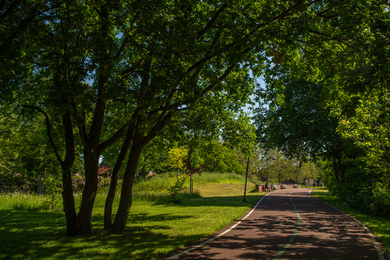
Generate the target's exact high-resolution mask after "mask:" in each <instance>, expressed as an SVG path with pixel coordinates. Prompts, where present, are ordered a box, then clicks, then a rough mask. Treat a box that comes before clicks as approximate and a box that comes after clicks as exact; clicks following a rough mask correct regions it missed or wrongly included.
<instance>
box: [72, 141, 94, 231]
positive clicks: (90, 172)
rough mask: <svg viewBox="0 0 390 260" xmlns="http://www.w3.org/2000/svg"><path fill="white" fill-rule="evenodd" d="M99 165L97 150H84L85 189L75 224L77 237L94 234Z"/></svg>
mask: <svg viewBox="0 0 390 260" xmlns="http://www.w3.org/2000/svg"><path fill="white" fill-rule="evenodd" d="M98 163H99V155H98V153H97V149H88V148H86V149H84V167H85V187H84V191H83V195H82V200H81V206H80V211H79V214H78V216H77V221H76V224H75V232H76V235H89V234H91V233H92V223H91V217H92V210H93V205H94V203H95V198H96V193H97V187H98V178H97V172H98Z"/></svg>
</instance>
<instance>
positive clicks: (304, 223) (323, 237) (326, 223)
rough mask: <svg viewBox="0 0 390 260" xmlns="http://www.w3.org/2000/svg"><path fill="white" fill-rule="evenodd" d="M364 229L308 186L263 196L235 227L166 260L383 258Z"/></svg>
mask: <svg viewBox="0 0 390 260" xmlns="http://www.w3.org/2000/svg"><path fill="white" fill-rule="evenodd" d="M375 244H376V242H375V241H374V240H373V239H372V236H371V235H370V234H369V233H368V232H367V229H366V228H365V227H363V226H362V225H361V224H359V223H358V222H357V221H355V220H354V219H353V218H352V217H350V216H349V215H347V214H345V213H342V212H340V211H339V210H337V209H335V208H333V207H331V206H329V205H327V204H325V203H323V202H322V201H320V200H318V199H317V198H315V197H314V196H312V195H311V194H310V189H308V188H298V189H286V190H277V191H274V192H271V193H268V195H267V196H265V197H263V198H262V199H261V200H260V202H259V203H258V204H257V206H256V207H255V208H254V209H253V211H252V212H251V213H250V212H249V213H247V214H246V215H244V217H243V218H242V219H241V220H240V221H238V222H236V223H235V224H234V225H232V226H229V227H227V228H226V229H223V230H221V231H219V232H217V233H216V234H214V235H213V236H212V237H210V238H208V239H206V240H202V241H200V242H199V243H198V244H195V245H193V246H190V247H188V248H184V249H182V250H180V251H178V252H176V253H175V254H172V255H171V257H167V258H166V259H224V260H227V259H327V260H329V259H384V258H383V255H382V253H381V252H380V250H377V249H376V247H375Z"/></svg>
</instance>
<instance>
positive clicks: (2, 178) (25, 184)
mask: <svg viewBox="0 0 390 260" xmlns="http://www.w3.org/2000/svg"><path fill="white" fill-rule="evenodd" d="M38 181H39V180H38V179H37V178H33V177H29V176H23V175H22V174H18V173H12V172H8V173H7V172H3V173H2V174H1V175H0V192H1V193H5V194H7V193H25V194H26V193H35V192H36V191H37V187H38Z"/></svg>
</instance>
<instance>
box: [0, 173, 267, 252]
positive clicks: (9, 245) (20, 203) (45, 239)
mask: <svg viewBox="0 0 390 260" xmlns="http://www.w3.org/2000/svg"><path fill="white" fill-rule="evenodd" d="M242 183H243V182H242V180H241V181H235V182H228V181H222V182H219V183H208V184H207V183H206V182H204V183H203V182H200V181H199V183H198V184H197V182H196V181H195V183H194V184H195V190H196V191H197V194H200V195H201V196H193V197H187V198H186V199H185V200H183V202H182V204H162V203H157V202H156V201H152V200H151V199H142V196H141V197H140V198H139V199H137V200H136V201H135V202H134V204H133V207H132V208H131V212H130V215H129V219H128V224H127V231H126V232H125V233H123V234H107V233H105V232H104V231H103V226H102V225H103V210H104V202H105V201H104V200H105V196H104V195H103V194H101V195H98V196H97V198H96V203H95V208H94V212H93V218H92V224H93V226H94V234H93V235H91V236H84V237H83V236H81V237H66V236H65V232H66V230H65V217H64V214H63V212H62V211H61V210H60V209H58V208H57V209H56V210H49V211H47V210H42V209H41V208H39V206H34V205H40V203H39V202H40V201H42V200H44V199H42V197H39V196H32V195H28V196H24V197H23V196H19V195H12V196H11V195H6V196H5V195H1V196H0V258H1V259H157V258H159V257H163V256H164V255H167V254H169V253H171V252H174V251H175V250H177V249H179V248H181V247H183V246H187V245H189V244H192V243H195V242H196V241H198V240H199V239H201V238H204V237H207V236H209V235H211V234H212V233H214V232H215V231H218V230H220V229H222V228H223V227H225V226H227V225H229V224H230V223H232V222H234V221H235V220H237V219H238V218H239V217H241V216H242V215H243V214H244V213H245V212H246V211H248V210H249V209H250V208H251V207H252V206H253V205H254V204H255V203H256V201H258V200H259V199H260V198H261V196H262V195H263V193H258V192H254V185H249V184H248V189H247V190H248V193H247V196H246V202H243V191H244V186H243V184H242ZM152 197H154V196H152ZM148 198H151V197H148ZM79 199H80V198H79V197H76V200H79ZM76 203H77V202H76ZM31 205H32V206H31Z"/></svg>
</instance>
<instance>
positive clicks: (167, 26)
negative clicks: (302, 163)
mask: <svg viewBox="0 0 390 260" xmlns="http://www.w3.org/2000/svg"><path fill="white" fill-rule="evenodd" d="M388 8H389V7H388V2H387V1H384V0H383V1H380V0H373V1H368V0H364V1H316V0H314V1H306V0H299V1H296V0H291V1H277V0H275V1H273V0H271V1H249V0H235V1H214V0H210V1H198V0H176V1H169V0H167V1H122V0H115V1H106V0H93V1H72V0H55V1H33V0H25V1H2V2H1V3H0V10H1V11H0V34H1V35H2V37H1V39H0V73H1V75H2V77H1V78H0V94H1V98H0V99H1V100H0V102H1V108H2V109H4V111H5V112H4V114H5V115H6V116H7V118H9V117H10V118H17V119H19V121H18V122H20V119H22V121H23V123H22V125H23V127H26V129H28V128H30V127H31V130H34V131H37V132H41V133H42V134H41V135H40V138H41V139H31V140H32V141H34V142H36V148H34V149H35V150H32V151H31V152H34V151H39V152H41V154H43V156H45V155H46V154H48V153H47V151H48V147H50V149H51V150H52V151H53V153H52V154H53V157H54V159H55V160H56V161H57V163H58V164H59V165H60V168H61V174H62V180H63V193H62V194H63V205H64V212H65V215H66V223H67V233H68V235H78V234H89V233H91V232H92V225H91V216H92V210H93V205H94V201H95V196H96V192H97V170H98V164H99V159H100V158H101V156H102V155H103V156H104V158H105V159H107V160H110V161H111V162H112V163H113V175H112V182H111V186H110V191H109V193H108V195H107V200H106V206H105V217H104V219H105V220H104V222H105V223H104V227H105V229H106V230H107V231H113V232H122V231H124V229H125V226H126V222H127V217H128V214H129V211H130V208H131V205H132V186H133V182H134V178H135V176H136V173H137V168H138V167H139V162H140V160H141V158H142V157H141V156H142V155H143V151H144V149H146V147H148V146H150V150H153V149H155V148H156V149H158V148H157V147H158V146H155V147H153V145H152V140H157V139H156V138H158V137H161V136H162V137H164V136H170V135H172V137H175V136H183V135H186V134H189V135H190V136H191V139H190V140H191V145H189V147H190V151H191V149H192V150H193V151H196V147H197V146H198V145H199V140H202V139H203V138H205V136H214V137H215V136H221V137H222V139H223V140H224V142H226V143H230V144H232V145H236V144H237V145H239V148H241V149H242V150H243V151H244V153H245V154H246V155H249V154H250V151H252V150H253V147H251V145H250V144H251V142H247V141H245V140H251V138H252V137H251V136H248V137H245V135H246V134H249V133H250V132H249V131H246V130H244V128H241V127H240V125H241V123H240V120H241V118H240V117H237V116H236V115H235V116H232V113H234V112H238V111H239V110H240V108H241V107H243V105H244V104H245V103H246V102H248V100H249V97H250V95H251V94H252V93H253V91H254V84H253V80H252V79H251V75H265V77H266V79H267V83H268V89H269V90H270V91H266V92H265V93H258V96H259V97H263V98H265V99H266V100H267V101H270V102H271V104H269V107H270V108H271V110H270V111H271V112H272V113H273V112H278V113H280V114H279V115H277V114H275V115H276V116H275V120H276V121H275V120H274V121H275V122H276V123H277V121H278V120H279V119H280V118H281V117H282V115H284V114H283V113H286V116H287V114H288V113H287V112H282V111H281V110H278V109H277V108H278V107H279V106H280V105H282V104H283V102H284V101H283V96H284V94H283V93H284V90H285V89H288V88H287V87H285V86H286V84H287V85H290V86H291V91H292V92H291V93H294V94H295V93H298V92H299V91H300V89H299V88H300V87H301V86H302V84H301V83H299V84H296V83H297V82H305V84H304V85H303V86H306V87H307V88H308V90H310V91H309V94H310V95H309V97H311V98H313V97H315V94H316V93H317V92H316V88H318V87H320V86H323V87H321V91H320V92H321V93H322V91H323V90H326V93H328V94H327V95H326V97H327V98H326V99H321V100H320V101H318V100H316V102H314V103H315V104H318V106H319V107H320V108H321V109H322V108H324V109H330V110H331V111H334V113H335V114H337V113H341V115H342V116H345V118H346V119H347V121H346V122H353V121H348V120H349V118H351V117H350V115H351V113H353V112H354V111H355V110H354V109H353V106H349V105H350V102H345V99H347V100H349V98H350V97H351V95H355V96H356V97H358V98H359V97H361V96H367V98H369V100H373V104H375V103H374V102H375V101H374V100H375V99H372V98H373V94H371V93H375V95H376V96H377V97H378V98H379V99H380V100H381V101H383V102H385V99H384V96H385V95H382V94H383V93H386V92H383V91H385V90H386V87H387V84H386V82H387V78H388V75H389V73H387V71H386V70H387V61H388V57H389V56H388V51H389V50H388V44H387V42H388V39H389V38H388V36H389V35H388V33H389V30H388V19H387V17H388V13H387V12H388ZM382 53H383V54H382ZM379 54H380V55H379ZM351 79H352V80H351ZM279 83H280V84H279ZM355 87H356V91H355ZM372 89H376V91H375V92H371V91H369V90H372ZM379 89H380V90H381V91H379ZM382 90H383V91H382ZM302 91H303V93H302V94H303V96H304V94H306V92H305V91H304V90H302ZM286 94H288V93H287V92H286ZM302 94H300V95H299V96H294V95H292V96H291V98H292V99H291V101H294V102H298V101H299V100H301V97H302ZM264 95H265V96H264ZM286 96H288V95H286ZM321 96H322V94H321ZM326 100H328V101H329V102H326ZM353 100H356V99H353ZM330 101H332V102H333V103H332V102H330ZM328 103H329V105H331V106H326V105H328ZM336 105H340V106H341V108H340V109H339V110H337V109H333V108H336V107H337V106H336ZM351 105H352V104H351ZM383 105H385V103H383ZM299 111H300V109H298V112H299ZM305 112H306V113H309V114H313V111H312V108H310V107H306V110H305ZM345 112H350V113H345ZM272 113H271V114H272ZM299 113H301V112H299ZM362 113H363V114H364V113H365V111H364V110H362ZM258 114H259V115H262V114H261V111H259V113H258ZM376 116H377V120H373V121H371V122H373V123H374V122H383V121H380V120H379V119H381V120H382V118H381V117H383V116H384V115H382V114H378V115H376ZM325 117H326V118H328V116H325ZM295 118H296V119H297V120H300V119H301V116H300V114H299V115H298V116H296V117H295ZM233 119H234V120H233ZM271 119H272V118H270V120H267V122H266V123H265V124H263V123H258V125H259V136H260V137H262V135H263V131H268V130H266V129H271V128H267V127H265V126H266V125H271V123H272V122H273V121H272V120H271ZM291 119H293V118H290V120H291ZM322 119H324V118H322V117H321V116H320V115H319V116H318V117H312V118H311V119H310V120H309V122H312V123H313V124H314V125H317V122H319V120H322ZM7 120H8V119H7ZM32 120H33V121H36V122H41V126H39V127H36V128H35V129H34V128H32V127H33V126H36V125H35V124H31V121H32ZM232 120H233V121H232ZM221 122H226V123H225V124H223V126H222V125H221ZM258 122H265V121H264V120H262V119H261V116H259V118H258ZM287 122H288V121H287ZM287 122H286V124H287ZM291 122H292V123H293V121H291ZM329 122H330V125H329V126H328V124H326V127H329V128H331V127H332V122H333V121H332V120H331V119H330V121H329ZM337 122H339V121H337ZM358 122H359V121H358ZM302 123H303V122H302V121H296V123H295V124H292V125H291V127H295V126H297V125H298V126H299V125H302ZM276 126H277V124H276ZM352 126H353V127H355V126H357V127H358V124H355V123H354V124H345V127H347V128H348V127H352ZM18 127H19V126H17V125H13V126H10V128H7V129H5V130H4V131H5V132H6V131H8V132H7V133H9V134H10V135H12V136H18V133H17V132H18V129H19V128H18ZM314 128H315V127H314ZM314 128H313V129H311V130H310V129H309V128H307V127H306V128H305V129H306V130H308V131H309V130H310V131H312V132H313V133H318V131H319V132H321V137H322V140H323V141H321V142H319V143H317V142H311V140H308V139H302V138H303V137H304V136H303V135H302V132H296V131H295V130H294V131H292V132H290V133H288V132H286V131H284V130H283V131H284V133H286V134H287V135H286V136H287V137H288V139H289V140H286V142H284V144H282V145H279V146H280V148H281V149H282V148H286V149H284V151H285V152H286V154H287V152H288V151H291V152H292V153H294V154H297V155H299V156H300V157H299V156H298V158H302V159H303V158H304V155H305V152H308V151H309V153H310V154H312V156H313V158H314V155H315V154H316V153H317V154H321V155H324V156H328V158H329V160H327V161H328V162H330V163H332V165H334V167H333V169H334V175H332V176H334V178H335V179H337V180H338V181H339V180H341V179H343V178H344V177H345V176H346V175H347V174H346V173H345V171H341V170H340V169H343V167H344V168H345V167H346V165H345V160H341V159H342V158H347V157H345V154H346V153H347V152H353V151H349V150H348V147H349V146H348V145H347V144H346V143H345V141H344V140H342V141H340V142H341V143H342V144H343V146H341V145H337V143H335V142H336V141H337V140H339V139H340V138H339V137H340V136H339V135H332V134H330V132H328V131H327V128H321V129H318V131H316V130H315V129H314ZM220 129H223V131H220ZM239 129H243V130H244V131H243V132H242V133H243V134H242V135H230V134H229V133H232V132H237V131H238V130H239ZM358 129H364V128H358ZM296 130H298V129H296ZM380 130H381V129H380V128H378V131H380ZM43 131H44V132H45V134H43ZM339 131H342V128H340V130H339ZM210 133H211V134H210ZM224 135H226V136H224ZM230 136H236V137H235V138H233V137H230ZM237 136H238V137H237ZM294 136H295V137H296V140H298V141H296V142H293V140H294V139H293V138H291V137H294ZM266 137H267V138H270V139H271V137H272V131H268V132H267V133H266ZM354 137H356V138H357V139H359V140H360V139H362V138H363V137H364V138H365V137H366V136H354ZM327 138H335V139H334V140H333V139H331V140H329V139H327ZM168 139H170V138H168ZM20 140H21V141H22V140H23V139H22V138H21V139H20ZM38 140H42V141H38ZM162 140H163V139H162ZM172 140H174V138H173V139H172ZM217 140H218V139H217ZM275 140H276V139H275ZM324 140H325V141H324ZM333 141H334V142H333ZM43 142H46V144H47V145H45V146H41V144H42V143H43ZM272 143H273V142H271V141H269V144H270V145H271V144H272ZM210 144H212V142H210ZM274 144H276V141H275V142H274ZM362 144H365V142H362ZM155 145H156V144H155ZM191 147H193V148H191ZM289 147H292V148H293V150H290V148H289ZM340 147H346V148H345V149H344V150H340V149H338V148H340ZM363 148H364V147H362V148H361V149H363ZM367 148H368V149H370V147H367ZM2 150H4V151H5V152H6V153H8V152H7V151H6V150H5V149H2ZM294 150H295V152H294ZM145 151H146V150H145ZM379 151H380V152H381V150H379ZM26 153H29V152H28V151H26ZM306 154H307V153H306ZM336 155H337V156H336ZM143 156H144V161H145V162H146V161H147V158H148V156H147V154H146V153H144V155H143ZM149 158H150V157H149ZM305 158H307V156H306V157H305ZM50 159H51V158H50ZM49 161H51V160H49V158H48V159H47V162H49ZM79 161H81V162H82V168H83V171H84V172H85V178H86V181H85V188H84V191H83V195H82V201H81V205H80V208H79V209H78V210H77V209H76V206H75V202H74V196H73V190H72V172H73V169H74V168H75V167H78V166H77V165H79V163H78V162H79ZM1 163H2V167H9V165H7V164H6V162H3V161H1ZM3 165H4V166H3ZM31 165H32V166H35V165H38V164H36V162H32V163H31ZM337 165H339V166H340V167H336V166H337ZM119 174H121V175H122V176H123V184H122V185H123V186H122V189H121V195H120V203H119V207H118V209H117V212H116V214H115V219H114V220H112V216H113V212H112V211H113V208H112V205H113V200H114V197H115V195H116V194H115V193H116V190H117V189H116V185H117V179H118V177H119Z"/></svg>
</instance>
